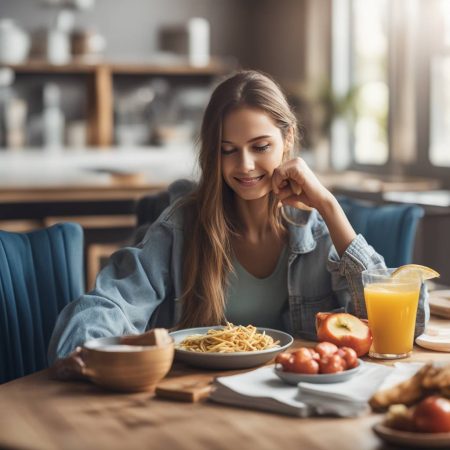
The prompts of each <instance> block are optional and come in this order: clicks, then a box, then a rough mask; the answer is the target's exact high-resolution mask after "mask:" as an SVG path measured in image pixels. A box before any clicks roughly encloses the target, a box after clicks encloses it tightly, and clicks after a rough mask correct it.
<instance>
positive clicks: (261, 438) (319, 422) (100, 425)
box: [0, 319, 450, 450]
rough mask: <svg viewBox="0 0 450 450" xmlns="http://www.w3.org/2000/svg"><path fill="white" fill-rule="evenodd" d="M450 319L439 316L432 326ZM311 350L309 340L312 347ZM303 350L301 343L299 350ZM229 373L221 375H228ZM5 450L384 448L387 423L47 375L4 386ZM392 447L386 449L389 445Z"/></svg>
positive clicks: (429, 356) (0, 421) (195, 373)
mask: <svg viewBox="0 0 450 450" xmlns="http://www.w3.org/2000/svg"><path fill="white" fill-rule="evenodd" d="M449 323H450V321H448V320H442V319H441V320H439V319H433V321H432V324H433V326H437V327H448V326H449ZM306 344H307V345H308V344H309V345H311V343H306ZM301 345H305V341H301V340H297V341H296V342H295V346H301ZM449 359H450V355H449V353H438V352H432V351H428V350H425V349H422V348H419V347H416V348H415V349H414V352H413V355H412V356H411V357H410V358H408V359H407V360H402V361H430V360H432V361H449ZM222 374H223V372H222ZM217 375H219V372H212V371H201V370H198V369H193V368H188V367H187V366H183V365H179V364H175V365H174V367H173V369H172V371H171V372H170V374H169V376H170V377H172V378H173V379H178V378H180V379H183V378H186V377H190V378H192V377H198V379H199V380H203V379H205V378H212V377H214V376H217ZM0 405H1V414H0V448H26V449H46V450H51V449H55V450H56V449H57V450H60V449H83V450H85V449H103V448H107V449H115V448H121V449H125V448H126V449H134V448H152V449H163V448H164V449H167V450H181V449H196V450H212V449H214V450H215V449H219V450H220V449H242V448H248V449H258V450H266V449H267V450H273V449H296V450H298V449H301V448H303V449H308V450H329V449H333V450H334V449H337V450H339V449H359V450H366V449H367V450H369V449H370V450H375V449H377V450H380V449H382V448H385V447H383V443H382V442H381V441H380V440H379V439H378V438H377V437H376V436H375V434H374V433H373V432H372V430H371V427H372V425H373V424H374V423H376V422H378V421H379V420H380V419H381V416H380V415H377V414H370V415H367V416H365V417H360V418H351V419H343V418H330V417H328V418H325V417H321V418H317V417H314V418H307V419H300V418H295V417H289V416H283V415H278V414H273V413H266V412H260V411H253V410H246V409H242V408H234V407H228V406H224V405H219V404H215V403H212V402H200V403H182V402H177V401H169V400H163V399H159V398H156V397H154V396H153V394H151V393H138V394H122V393H115V392H109V391H105V390H102V389H100V388H98V387H96V386H94V385H92V384H90V383H88V382H61V381H56V380H52V379H50V378H49V373H48V370H43V371H41V372H37V373H35V374H32V375H29V376H26V377H23V378H20V379H18V380H15V381H12V382H9V383H5V384H3V385H1V386H0ZM386 448H387V447H386Z"/></svg>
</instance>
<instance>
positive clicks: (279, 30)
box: [0, 0, 450, 285]
mask: <svg viewBox="0 0 450 450" xmlns="http://www.w3.org/2000/svg"><path fill="white" fill-rule="evenodd" d="M239 68H252V69H259V70H262V71H264V72H266V73H268V74H270V75H272V76H273V77H274V78H275V79H276V80H277V81H278V82H279V83H280V84H281V85H282V87H283V88H284V90H285V92H286V93H287V95H288V98H289V101H290V102H291V104H292V105H293V107H294V108H295V111H296V113H297V114H298V117H299V121H300V123H301V128H302V129H301V134H302V142H301V153H302V156H303V157H304V158H305V159H306V160H307V162H308V163H309V164H310V165H311V166H312V167H313V169H314V170H315V171H316V173H317V174H318V176H319V177H320V178H321V180H322V181H323V183H324V184H326V185H327V186H328V187H329V188H330V189H331V190H332V191H333V192H334V193H335V194H337V195H346V196H349V197H354V198H359V199H362V200H365V201H370V202H372V203H374V204H384V203H388V202H389V203H412V204H414V203H415V204H419V205H421V206H422V207H423V208H424V210H425V216H424V218H423V219H422V220H421V223H420V226H419V230H418V232H417V236H416V242H415V247H414V262H416V263H420V264H426V265H429V266H431V267H433V268H434V269H436V270H438V271H440V272H441V275H442V276H441V282H442V283H443V284H447V285H449V284H450V262H449V260H450V259H449V257H448V255H449V253H450V243H449V230H450V0H396V1H389V0H126V1H125V0H0V229H5V230H11V231H25V230H30V229H34V228H40V227H43V226H48V225H51V224H53V223H56V222H58V221H61V220H70V221H77V222H79V223H81V224H82V225H83V227H84V229H85V236H86V258H87V268H88V272H87V277H88V278H87V282H88V285H89V284H92V282H93V277H94V276H95V273H96V272H97V270H98V268H99V267H100V266H101V264H102V259H103V258H104V257H106V256H108V255H109V254H110V253H111V252H112V251H113V250H114V249H115V248H117V247H118V246H120V245H123V244H124V243H125V242H127V239H129V237H130V235H131V234H132V232H133V230H134V227H135V225H136V217H135V216H136V214H135V208H136V202H137V201H138V200H139V199H140V198H142V197H143V196H144V195H148V194H150V193H154V192H158V191H161V190H164V189H165V188H166V187H167V186H168V185H169V184H170V183H171V182H172V181H174V180H176V179H179V178H188V179H195V178H196V177H197V172H196V166H195V142H196V138H197V136H198V129H199V125H200V120H201V117H202V113H203V110H204V107H205V105H206V102H207V100H208V98H209V95H210V93H211V91H212V89H213V88H214V86H215V85H216V84H217V82H218V81H220V79H221V78H222V77H224V76H226V75H227V74H230V73H231V72H232V71H233V70H236V69H239Z"/></svg>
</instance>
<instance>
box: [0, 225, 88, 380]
mask: <svg viewBox="0 0 450 450" xmlns="http://www.w3.org/2000/svg"><path fill="white" fill-rule="evenodd" d="M83 290H84V274H83V230H82V228H81V227H80V226H79V225H78V224H74V223H62V224H57V225H54V226H52V227H50V228H46V229H42V230H36V231H31V232H29V233H11V232H6V231H0V383H2V382H6V381H9V380H13V379H14V378H17V377H20V376H23V375H26V374H29V373H32V372H35V371H37V370H40V369H43V368H45V367H47V346H48V341H49V339H50V335H51V333H52V331H53V327H54V324H55V321H56V318H57V316H58V313H59V312H60V311H61V309H62V308H63V307H64V306H65V305H67V304H68V303H69V302H71V301H72V300H74V299H76V298H77V297H79V296H80V295H81V294H82V292H83Z"/></svg>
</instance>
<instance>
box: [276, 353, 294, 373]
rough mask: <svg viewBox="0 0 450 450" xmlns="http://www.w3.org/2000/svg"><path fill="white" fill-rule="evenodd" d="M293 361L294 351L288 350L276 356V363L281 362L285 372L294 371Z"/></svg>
mask: <svg viewBox="0 0 450 450" xmlns="http://www.w3.org/2000/svg"><path fill="white" fill-rule="evenodd" d="M292 361H293V357H292V353H287V352H284V353H279V354H278V355H277V356H276V358H275V363H277V364H281V366H282V367H283V370H284V371H285V372H292V370H291V366H292Z"/></svg>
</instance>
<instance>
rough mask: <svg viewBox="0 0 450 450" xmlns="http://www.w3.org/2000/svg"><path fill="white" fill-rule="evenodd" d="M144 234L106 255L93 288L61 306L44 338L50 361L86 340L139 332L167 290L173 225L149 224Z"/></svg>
mask: <svg viewBox="0 0 450 450" xmlns="http://www.w3.org/2000/svg"><path fill="white" fill-rule="evenodd" d="M147 236H148V238H147V240H146V242H145V245H143V246H142V248H124V249H121V250H119V251H118V252H116V253H115V254H114V255H112V256H111V258H110V261H109V263H108V265H107V266H106V267H105V268H104V269H103V270H102V271H101V272H100V273H99V275H98V277H97V280H96V286H95V288H94V290H93V291H91V292H89V293H88V294H85V295H83V296H81V297H80V298H79V299H78V300H75V301H74V302H72V303H70V304H69V305H67V306H66V307H65V308H64V309H63V310H62V311H61V313H60V315H59V317H58V320H57V322H56V325H55V329H54V331H53V335H52V337H51V340H50V345H49V351H48V357H49V362H50V363H54V362H55V361H56V360H57V359H58V358H65V357H66V356H68V355H69V354H71V353H72V352H73V351H74V350H75V349H76V348H77V347H78V346H81V345H83V343H84V342H85V341H86V340H89V339H93V338H99V337H107V336H120V335H129V334H138V333H143V332H144V331H145V329H146V326H147V323H148V321H149V318H150V317H151V315H152V314H153V312H154V311H155V309H156V308H157V307H158V305H160V304H161V303H162V302H163V301H164V300H165V298H166V295H167V294H168V293H169V292H172V291H173V290H172V282H173V280H172V276H171V261H172V244H173V230H172V229H171V228H170V227H169V226H168V225H165V224H154V226H153V227H152V229H151V230H150V231H149V233H148V235H147ZM78 356H79V355H78Z"/></svg>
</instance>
